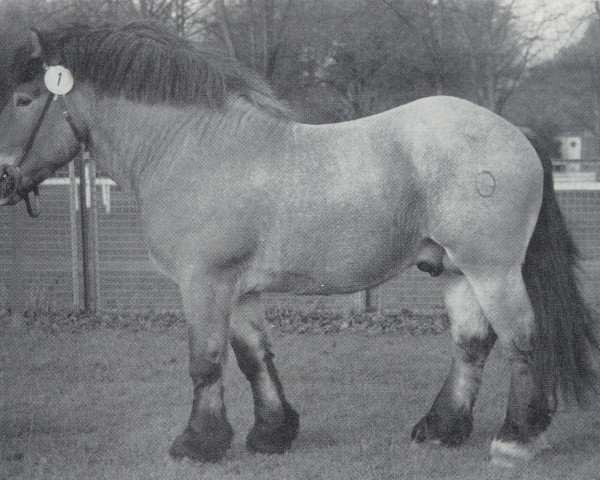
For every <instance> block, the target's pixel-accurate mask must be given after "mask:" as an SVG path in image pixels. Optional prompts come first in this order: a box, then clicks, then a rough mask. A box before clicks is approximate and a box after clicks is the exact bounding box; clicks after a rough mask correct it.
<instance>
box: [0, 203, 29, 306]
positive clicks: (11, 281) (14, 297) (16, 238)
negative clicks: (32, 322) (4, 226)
mask: <svg viewBox="0 0 600 480" xmlns="http://www.w3.org/2000/svg"><path fill="white" fill-rule="evenodd" d="M19 207H20V205H19ZM3 208H5V209H6V210H8V217H9V227H8V228H10V232H11V252H12V262H11V265H10V267H9V270H8V276H7V282H8V285H7V293H8V302H7V307H8V308H9V309H10V311H11V312H12V313H17V312H23V311H24V310H25V302H26V298H25V292H24V291H23V289H24V282H23V238H22V237H21V228H20V223H21V222H20V221H19V220H20V215H22V214H23V212H22V211H21V209H20V208H17V207H12V208H6V207H3Z"/></svg>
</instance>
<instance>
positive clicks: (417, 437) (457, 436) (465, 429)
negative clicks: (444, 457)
mask: <svg viewBox="0 0 600 480" xmlns="http://www.w3.org/2000/svg"><path fill="white" fill-rule="evenodd" d="M471 430H473V418H472V417H471V415H461V416H456V417H454V418H451V419H447V420H444V421H442V420H441V419H440V417H438V416H436V415H433V414H431V412H430V413H428V414H427V415H425V417H423V418H422V419H421V421H420V422H419V423H417V424H416V425H415V428H413V431H412V433H411V435H410V436H411V438H412V440H413V441H414V442H416V443H424V442H428V443H433V444H441V445H444V446H446V447H459V446H460V445H462V444H463V443H464V442H465V440H466V439H467V438H469V435H470V434H471Z"/></svg>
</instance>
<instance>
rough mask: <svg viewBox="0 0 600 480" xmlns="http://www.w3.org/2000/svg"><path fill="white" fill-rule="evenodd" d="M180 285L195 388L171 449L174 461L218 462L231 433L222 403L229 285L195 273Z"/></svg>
mask: <svg viewBox="0 0 600 480" xmlns="http://www.w3.org/2000/svg"><path fill="white" fill-rule="evenodd" d="M182 277H183V279H182V281H181V283H180V287H181V295H182V300H183V306H184V313H185V316H186V319H187V322H188V324H189V348H190V365H189V371H190V376H191V378H192V383H193V385H194V399H193V402H192V412H191V414H190V418H189V421H188V424H187V427H186V428H185V430H184V431H183V433H182V434H181V435H179V436H178V437H177V438H176V439H175V441H174V442H173V445H172V446H171V449H170V454H171V456H172V457H174V458H181V457H188V458H191V459H193V460H200V461H212V462H214V461H218V460H220V459H221V458H222V457H223V456H224V455H225V452H226V451H227V449H228V448H229V446H230V444H231V440H232V438H233V429H232V428H231V425H230V424H229V422H228V420H227V417H226V412H225V403H224V401H223V384H222V375H223V369H224V366H225V362H226V356H227V348H228V333H229V317H230V305H231V297H232V291H233V288H232V285H231V283H230V282H228V281H226V280H223V279H215V278H211V276H209V275H206V274H202V273H200V272H198V271H196V270H193V271H188V272H183V275H182Z"/></svg>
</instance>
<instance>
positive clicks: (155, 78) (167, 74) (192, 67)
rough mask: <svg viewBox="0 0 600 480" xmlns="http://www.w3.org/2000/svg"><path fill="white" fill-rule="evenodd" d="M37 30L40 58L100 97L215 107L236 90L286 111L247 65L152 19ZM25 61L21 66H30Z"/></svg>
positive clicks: (270, 108) (277, 110)
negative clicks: (86, 84)
mask: <svg viewBox="0 0 600 480" xmlns="http://www.w3.org/2000/svg"><path fill="white" fill-rule="evenodd" d="M38 33H39V36H40V38H41V40H42V45H43V48H44V58H46V59H51V63H62V64H63V65H64V66H66V67H67V68H69V69H70V70H71V71H72V72H73V76H74V77H75V80H76V81H87V82H89V83H90V84H91V85H93V86H94V88H95V89H96V91H97V92H98V93H99V94H100V95H110V96H122V97H125V98H127V99H130V100H134V101H140V102H145V103H151V104H156V103H167V104H171V105H190V104H202V105H205V106H210V107H217V108H218V107H222V106H223V105H224V103H225V100H226V99H227V97H228V96H229V95H231V94H236V95H239V96H242V97H244V98H246V99H247V100H249V101H250V102H252V103H253V104H255V105H256V106H257V107H259V108H262V109H265V110H267V111H269V112H270V113H274V114H279V115H287V110H286V107H285V106H284V105H283V103H280V102H279V101H278V100H277V99H276V97H275V94H274V93H273V91H272V90H271V88H270V87H269V86H268V85H267V84H266V83H265V82H264V81H263V80H262V79H260V78H259V77H258V75H257V74H255V73H254V72H252V71H251V70H250V69H248V68H246V67H244V66H243V65H241V64H240V63H239V62H237V61H236V60H234V59H232V58H230V57H228V56H227V55H224V54H223V53H222V52H221V53H219V52H218V51H216V50H212V51H211V50H208V49H204V48H201V47H200V46H199V45H198V44H196V43H194V42H191V41H189V40H186V39H183V38H181V37H179V36H178V35H177V34H176V33H175V32H174V31H172V30H170V29H169V28H168V27H166V26H164V25H161V24H159V23H156V22H153V21H145V20H138V21H133V22H129V23H124V24H117V23H114V24H103V25H87V24H69V25H67V26H65V25H62V26H60V27H55V28H53V29H51V30H43V31H40V32H38ZM18 54H20V55H22V50H21V53H18ZM25 58H26V57H25ZM23 60H24V59H23V57H22V56H21V59H17V61H20V62H23ZM27 63H28V64H29V66H28V67H27V65H25V64H23V63H22V65H23V66H26V67H27V68H29V69H31V65H30V64H31V62H27Z"/></svg>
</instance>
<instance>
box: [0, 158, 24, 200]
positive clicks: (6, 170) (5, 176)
mask: <svg viewBox="0 0 600 480" xmlns="http://www.w3.org/2000/svg"><path fill="white" fill-rule="evenodd" d="M19 178H20V172H19V169H18V168H17V167H15V166H14V165H1V166H0V205H14V204H15V203H17V202H18V201H19V200H21V196H20V195H19V194H18V193H17V184H18V182H19Z"/></svg>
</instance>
